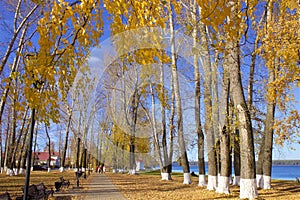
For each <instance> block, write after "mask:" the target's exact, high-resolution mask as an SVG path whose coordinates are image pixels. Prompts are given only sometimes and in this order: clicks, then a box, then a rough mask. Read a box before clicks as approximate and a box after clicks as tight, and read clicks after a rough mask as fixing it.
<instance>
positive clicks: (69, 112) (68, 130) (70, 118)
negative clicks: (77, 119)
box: [60, 107, 72, 172]
mask: <svg viewBox="0 0 300 200" xmlns="http://www.w3.org/2000/svg"><path fill="white" fill-rule="evenodd" d="M68 114H69V117H68V123H67V127H66V137H65V144H64V149H63V152H62V158H61V164H60V172H64V167H65V162H66V156H67V149H68V140H69V132H70V125H71V120H72V111H70V109H69V107H68Z"/></svg>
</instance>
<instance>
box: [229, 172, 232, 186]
mask: <svg viewBox="0 0 300 200" xmlns="http://www.w3.org/2000/svg"><path fill="white" fill-rule="evenodd" d="M232 183H233V179H232V174H230V176H229V185H232Z"/></svg>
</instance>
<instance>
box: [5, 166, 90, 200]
mask: <svg viewBox="0 0 300 200" xmlns="http://www.w3.org/2000/svg"><path fill="white" fill-rule="evenodd" d="M60 177H63V178H64V179H65V180H69V181H70V184H71V185H70V187H69V188H72V187H74V186H75V184H76V176H75V173H74V171H73V170H70V171H65V172H63V173H61V172H59V171H58V170H55V171H51V172H50V173H48V172H47V171H33V172H31V175H30V185H31V184H39V183H44V185H45V186H46V187H47V189H51V188H52V189H53V190H55V187H54V182H56V181H60V179H59V178H60ZM88 181H89V178H87V179H83V178H80V185H79V186H83V185H86V184H87V183H88ZM24 183H25V175H17V176H8V175H6V174H4V173H3V174H0V193H1V194H2V193H4V192H6V191H7V192H8V193H9V194H10V196H11V197H12V199H15V198H16V197H17V196H22V194H23V192H22V188H23V187H24ZM63 190H66V189H63Z"/></svg>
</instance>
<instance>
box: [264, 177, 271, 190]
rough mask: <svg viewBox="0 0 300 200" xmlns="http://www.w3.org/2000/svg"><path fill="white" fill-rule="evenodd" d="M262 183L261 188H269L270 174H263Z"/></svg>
mask: <svg viewBox="0 0 300 200" xmlns="http://www.w3.org/2000/svg"><path fill="white" fill-rule="evenodd" d="M263 183H264V185H263V188H264V189H265V190H269V189H271V176H266V175H264V176H263Z"/></svg>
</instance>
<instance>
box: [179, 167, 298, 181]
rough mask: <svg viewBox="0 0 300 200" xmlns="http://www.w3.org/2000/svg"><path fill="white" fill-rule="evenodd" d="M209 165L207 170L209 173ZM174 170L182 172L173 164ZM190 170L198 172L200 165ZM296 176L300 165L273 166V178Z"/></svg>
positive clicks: (287, 178) (290, 178)
mask: <svg viewBox="0 0 300 200" xmlns="http://www.w3.org/2000/svg"><path fill="white" fill-rule="evenodd" d="M207 170H208V168H207V166H205V171H206V174H207ZM173 172H182V168H181V166H173ZM190 172H195V173H196V174H198V166H190ZM296 177H300V166H273V167H272V179H280V180H295V178H296Z"/></svg>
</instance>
